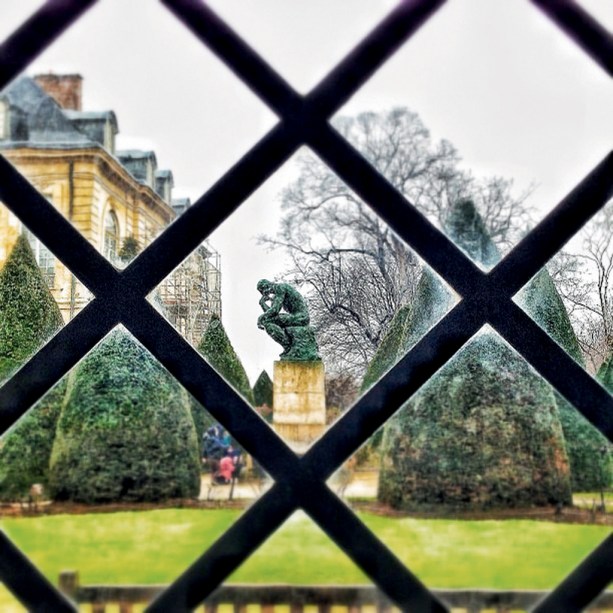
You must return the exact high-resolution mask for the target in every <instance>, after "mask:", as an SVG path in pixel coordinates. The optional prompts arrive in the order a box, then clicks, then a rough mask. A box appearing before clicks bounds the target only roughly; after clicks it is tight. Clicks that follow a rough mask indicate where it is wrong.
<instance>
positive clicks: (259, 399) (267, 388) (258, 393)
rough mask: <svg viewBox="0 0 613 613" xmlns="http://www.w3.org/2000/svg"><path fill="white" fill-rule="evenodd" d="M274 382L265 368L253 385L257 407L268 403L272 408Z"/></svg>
mask: <svg viewBox="0 0 613 613" xmlns="http://www.w3.org/2000/svg"><path fill="white" fill-rule="evenodd" d="M272 398H273V383H272V379H271V378H270V376H269V375H268V373H267V372H266V371H265V370H263V371H262V372H261V373H260V376H259V377H258V379H257V381H256V382H255V385H254V386H253V401H254V403H255V406H256V407H261V406H263V405H266V406H268V407H270V408H272Z"/></svg>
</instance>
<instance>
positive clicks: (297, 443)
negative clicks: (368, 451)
mask: <svg viewBox="0 0 613 613" xmlns="http://www.w3.org/2000/svg"><path fill="white" fill-rule="evenodd" d="M273 407H274V409H273V415H272V423H273V427H274V429H275V431H276V432H277V433H278V434H279V435H280V436H281V437H283V439H284V440H285V441H286V442H287V444H288V445H289V446H290V447H291V448H292V449H293V450H294V451H296V452H297V453H303V452H304V451H306V449H307V448H308V447H309V445H310V444H311V443H312V442H313V441H314V440H316V439H317V438H319V437H320V436H321V434H322V433H323V431H324V430H325V429H326V394H325V387H324V365H323V363H322V362H321V361H317V362H290V361H279V362H275V365H274V374H273Z"/></svg>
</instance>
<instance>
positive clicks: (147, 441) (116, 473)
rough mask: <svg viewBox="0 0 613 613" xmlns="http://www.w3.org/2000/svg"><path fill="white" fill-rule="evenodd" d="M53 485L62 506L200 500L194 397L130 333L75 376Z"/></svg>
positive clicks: (93, 355)
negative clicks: (66, 502) (70, 503)
mask: <svg viewBox="0 0 613 613" xmlns="http://www.w3.org/2000/svg"><path fill="white" fill-rule="evenodd" d="M49 485H50V492H51V495H52V497H53V498H54V499H56V500H73V501H78V502H85V503H102V502H117V501H128V502H133V501H159V500H165V499H169V498H190V497H196V496H198V494H199V490H200V458H199V446H198V440H197V438H196V430H195V427H194V422H193V420H192V416H191V413H190V405H189V397H188V394H187V392H186V391H185V390H184V389H183V388H182V387H181V386H180V385H179V384H178V383H177V382H176V380H175V379H173V378H172V377H171V375H170V374H169V373H168V372H167V371H166V370H165V369H164V368H163V367H162V366H161V365H160V364H159V363H158V362H157V361H156V360H155V359H154V358H153V357H152V356H151V355H150V354H149V353H148V352H147V351H146V350H145V349H144V348H143V347H142V346H141V345H140V344H139V343H138V342H136V341H135V340H134V339H133V338H132V337H131V336H130V335H129V334H128V333H127V332H126V331H125V330H123V329H117V330H114V331H113V332H111V334H109V335H108V336H107V337H106V339H104V340H103V341H102V342H101V343H100V344H99V345H98V346H97V347H95V348H94V349H93V350H92V351H91V352H90V353H89V354H88V355H87V356H86V357H85V358H84V359H83V360H82V361H81V362H80V363H79V364H78V365H77V366H76V367H75V369H74V370H73V371H72V372H71V373H70V376H69V379H68V390H67V394H66V400H65V402H64V406H63V409H62V413H61V416H60V419H59V422H58V426H57V435H56V439H55V443H54V446H53V453H52V456H51V466H50V483H49Z"/></svg>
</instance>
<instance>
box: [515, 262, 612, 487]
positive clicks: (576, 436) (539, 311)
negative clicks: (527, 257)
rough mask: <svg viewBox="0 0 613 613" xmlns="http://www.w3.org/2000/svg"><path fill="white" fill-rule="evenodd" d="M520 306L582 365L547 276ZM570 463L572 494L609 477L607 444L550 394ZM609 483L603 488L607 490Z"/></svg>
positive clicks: (571, 408) (538, 277)
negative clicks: (557, 413)
mask: <svg viewBox="0 0 613 613" xmlns="http://www.w3.org/2000/svg"><path fill="white" fill-rule="evenodd" d="M517 301H518V303H519V304H520V306H521V307H522V308H523V309H524V310H525V311H526V313H528V315H530V317H532V319H534V321H535V322H536V323H537V324H539V326H541V328H543V330H545V332H547V334H549V336H551V338H552V339H553V340H554V341H556V342H557V343H558V344H559V345H560V346H561V347H562V348H563V349H565V350H566V351H567V352H568V354H569V355H570V356H571V357H572V358H573V359H574V360H575V361H576V362H578V363H579V364H581V366H583V365H584V361H583V356H582V355H581V348H580V347H579V342H578V341H577V337H576V336H575V333H574V331H573V328H572V325H571V323H570V319H569V317H568V313H567V311H566V308H565V307H564V303H563V302H562V298H560V295H559V294H558V291H557V290H556V287H555V285H554V283H553V280H552V279H551V276H550V275H549V273H548V272H547V271H546V270H545V269H543V270H541V271H540V272H539V273H538V274H537V275H535V276H534V277H533V278H532V279H531V281H530V283H528V285H526V287H525V288H524V290H522V292H520V294H519V296H518V300H517ZM554 396H555V399H556V402H557V405H558V409H559V412H560V421H561V423H562V430H563V432H564V438H565V440H566V452H567V454H568V460H569V462H570V471H571V487H572V489H573V491H575V492H585V491H594V490H597V489H599V488H600V487H601V485H602V480H603V475H609V478H610V474H609V471H608V461H607V456H606V454H603V453H602V449H603V448H606V446H607V444H608V441H607V439H606V438H605V437H604V436H603V435H602V434H601V433H600V431H599V430H598V429H597V428H595V427H594V426H592V424H591V423H590V422H589V421H588V420H587V419H585V417H583V415H582V414H581V413H580V412H579V411H577V409H575V407H574V406H573V405H572V404H570V402H568V401H567V400H566V399H565V398H564V397H563V396H562V395H561V394H559V393H558V392H556V391H554ZM608 485H609V483H607V484H606V485H605V487H608Z"/></svg>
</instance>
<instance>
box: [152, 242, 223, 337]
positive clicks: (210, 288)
mask: <svg viewBox="0 0 613 613" xmlns="http://www.w3.org/2000/svg"><path fill="white" fill-rule="evenodd" d="M220 259H221V257H220V255H219V253H218V252H217V251H216V250H215V249H214V248H213V247H212V246H211V244H210V243H209V242H208V241H204V242H203V243H202V244H201V245H200V246H199V247H198V248H197V249H196V250H195V251H194V252H193V253H192V254H191V255H190V256H189V257H188V258H187V259H186V260H185V261H184V262H183V263H182V264H181V265H180V266H178V267H177V268H176V269H175V270H174V271H173V272H172V273H171V274H170V275H169V276H168V277H167V278H166V279H165V280H164V282H163V283H162V284H161V285H160V291H159V300H160V303H161V307H162V310H163V311H164V314H165V315H166V317H167V318H168V321H170V323H171V324H172V325H173V326H174V327H175V328H176V329H177V330H178V331H179V332H180V333H181V334H182V335H183V336H184V337H185V338H186V339H187V341H188V342H189V343H190V344H192V345H194V346H197V345H198V344H199V343H200V341H201V340H202V336H203V335H204V331H205V330H206V327H207V326H208V324H209V322H210V320H211V317H212V316H214V315H216V316H217V317H220V318H221V267H220Z"/></svg>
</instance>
